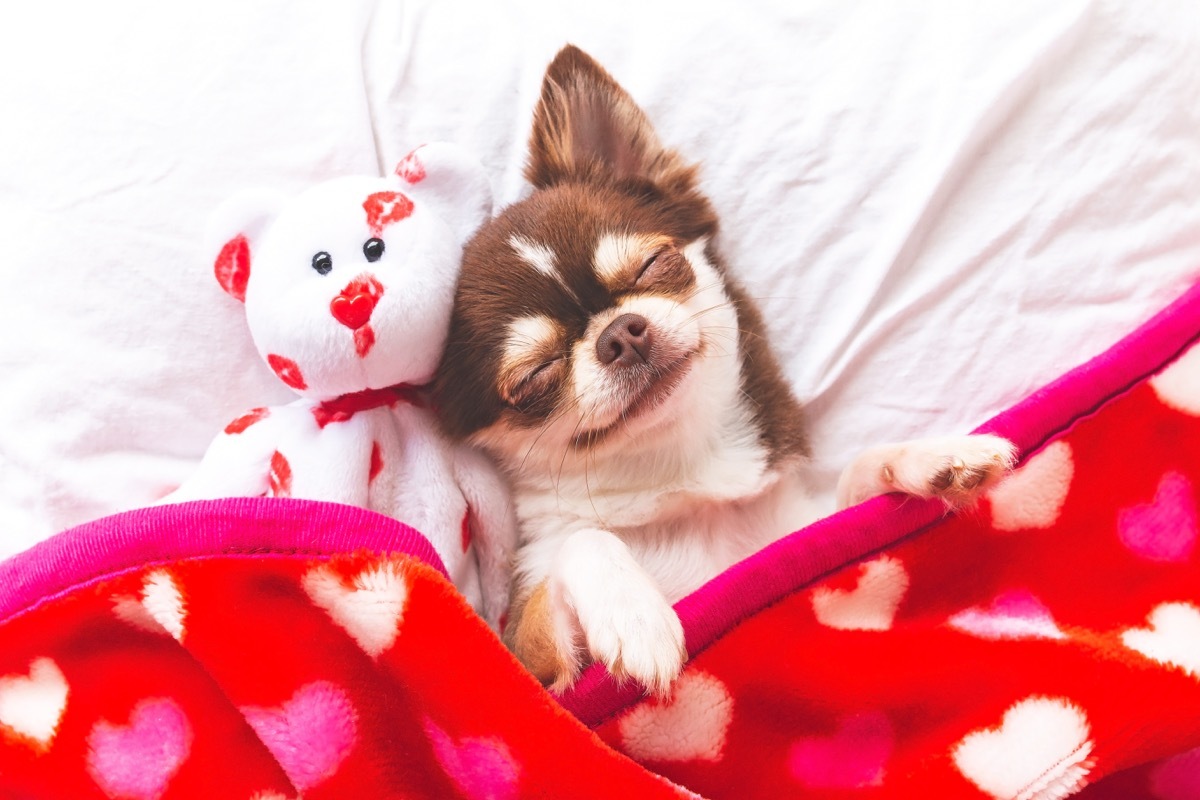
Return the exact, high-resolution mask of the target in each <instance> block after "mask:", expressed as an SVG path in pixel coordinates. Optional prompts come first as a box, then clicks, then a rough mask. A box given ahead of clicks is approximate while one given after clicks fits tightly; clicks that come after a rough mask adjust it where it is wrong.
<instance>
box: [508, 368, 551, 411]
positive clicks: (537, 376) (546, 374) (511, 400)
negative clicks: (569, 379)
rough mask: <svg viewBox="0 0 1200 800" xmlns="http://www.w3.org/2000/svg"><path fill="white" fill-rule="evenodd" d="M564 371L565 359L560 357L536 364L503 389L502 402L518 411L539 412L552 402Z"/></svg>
mask: <svg viewBox="0 0 1200 800" xmlns="http://www.w3.org/2000/svg"><path fill="white" fill-rule="evenodd" d="M565 371H566V359H564V358H562V357H558V358H553V359H550V360H549V361H545V362H542V363H541V364H538V365H537V366H535V367H534V368H533V369H532V370H529V371H527V372H525V373H524V374H522V375H518V376H517V377H516V380H515V381H514V382H513V384H512V385H511V386H508V387H505V388H504V390H503V396H504V402H506V403H508V404H509V405H510V406H512V407H513V408H515V409H516V410H518V411H522V412H526V413H535V412H537V411H539V410H540V409H541V407H542V406H545V405H547V404H548V403H549V402H550V401H551V400H552V397H553V395H554V393H555V390H556V389H557V388H558V386H559V384H560V383H561V382H562V379H563V376H564V374H565Z"/></svg>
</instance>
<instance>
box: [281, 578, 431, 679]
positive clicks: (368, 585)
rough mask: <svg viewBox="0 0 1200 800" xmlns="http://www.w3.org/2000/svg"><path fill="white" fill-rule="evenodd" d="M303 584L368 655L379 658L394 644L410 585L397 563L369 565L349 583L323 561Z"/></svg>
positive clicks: (313, 599)
mask: <svg viewBox="0 0 1200 800" xmlns="http://www.w3.org/2000/svg"><path fill="white" fill-rule="evenodd" d="M302 585H303V586H304V591H305V593H306V594H307V595H308V596H309V598H310V599H311V600H312V601H313V603H315V604H316V605H317V606H318V607H319V608H322V609H324V611H325V612H326V613H327V614H329V616H330V618H332V619H333V621H334V622H336V623H337V624H338V625H339V626H341V627H342V628H343V629H344V630H345V631H346V632H347V633H349V634H350V636H351V637H352V638H353V639H354V641H355V642H357V643H358V646H359V647H361V648H362V649H363V650H364V651H366V653H367V655H369V656H371V657H372V658H378V657H379V656H380V655H381V654H382V653H384V652H386V651H387V650H388V649H389V648H390V647H391V646H392V645H393V644H394V643H395V641H396V636H397V635H399V633H400V620H401V619H402V618H403V616H404V606H405V603H406V602H407V600H408V584H407V583H406V582H405V580H404V575H403V574H402V573H401V572H400V569H399V567H398V566H397V565H395V564H393V563H391V562H383V563H380V564H376V565H374V566H370V567H367V568H366V569H363V570H362V571H361V572H359V573H358V574H357V575H355V576H354V579H353V581H352V582H351V585H349V586H347V585H346V583H345V582H344V581H343V580H342V577H341V575H339V574H338V573H337V572H336V571H335V570H334V569H333V568H332V567H331V566H329V565H328V564H322V565H321V566H319V567H314V568H313V569H311V570H309V571H308V572H307V573H305V575H304V578H303V579H302Z"/></svg>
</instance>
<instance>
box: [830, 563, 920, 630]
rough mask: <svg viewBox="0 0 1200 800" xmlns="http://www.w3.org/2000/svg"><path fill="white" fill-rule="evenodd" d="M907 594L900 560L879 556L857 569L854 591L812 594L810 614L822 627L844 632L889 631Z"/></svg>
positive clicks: (903, 570) (905, 580) (906, 583)
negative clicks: (811, 613) (857, 575)
mask: <svg viewBox="0 0 1200 800" xmlns="http://www.w3.org/2000/svg"><path fill="white" fill-rule="evenodd" d="M907 591H908V572H907V571H906V570H905V569H904V564H902V563H901V562H900V561H899V559H896V558H893V557H892V556H880V557H879V558H877V559H875V560H874V561H868V562H867V563H865V564H863V565H862V566H861V567H860V573H859V577H858V585H857V586H855V587H854V589H851V590H846V589H830V588H829V587H827V586H822V587H819V588H817V589H815V590H814V591H813V594H812V605H813V613H814V614H816V617H817V621H818V622H820V623H821V624H822V625H825V626H827V627H830V628H837V629H838V630H846V631H886V630H891V627H892V622H893V621H894V620H895V618H896V611H897V610H898V609H899V608H900V602H901V601H902V600H903V599H904V595H905V593H906V592H907Z"/></svg>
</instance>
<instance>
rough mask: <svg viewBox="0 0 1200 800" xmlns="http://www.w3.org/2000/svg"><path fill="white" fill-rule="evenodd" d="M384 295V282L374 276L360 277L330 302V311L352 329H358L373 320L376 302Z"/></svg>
mask: <svg viewBox="0 0 1200 800" xmlns="http://www.w3.org/2000/svg"><path fill="white" fill-rule="evenodd" d="M382 296H383V284H381V283H380V282H379V281H378V280H376V279H375V277H374V276H367V277H358V278H355V279H354V280H352V281H350V283H349V284H348V285H347V286H346V288H345V289H342V292H341V294H339V295H338V296H337V297H335V298H333V300H331V301H330V302H329V313H331V314H333V316H334V319H336V320H337V321H338V322H340V323H342V324H343V325H345V326H346V327H347V328H349V329H350V330H358V329H359V328H361V327H362V326H364V325H366V324H367V323H368V322H370V321H371V314H372V312H374V311H375V304H376V303H378V302H379V298H380V297H382Z"/></svg>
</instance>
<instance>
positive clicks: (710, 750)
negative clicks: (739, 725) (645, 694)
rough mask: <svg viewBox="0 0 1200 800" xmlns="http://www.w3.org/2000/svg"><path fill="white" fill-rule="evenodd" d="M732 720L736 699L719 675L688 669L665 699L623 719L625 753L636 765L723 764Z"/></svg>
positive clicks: (622, 730) (642, 707)
mask: <svg viewBox="0 0 1200 800" xmlns="http://www.w3.org/2000/svg"><path fill="white" fill-rule="evenodd" d="M732 720H733V696H732V695H731V694H730V693H729V689H727V688H726V687H725V684H724V683H722V682H721V680H720V679H719V678H717V677H716V676H715V675H710V674H708V673H707V672H701V671H699V670H689V671H687V672H685V673H683V674H682V675H680V676H679V679H678V680H676V681H675V685H674V687H673V688H672V692H671V697H670V698H669V699H667V700H659V701H653V700H651V701H648V702H645V703H642V704H641V705H639V706H637V707H635V708H634V709H633V710H631V711H630V712H629V713H628V714H626V715H625V716H624V717H622V718H621V721H620V723H618V726H617V727H618V728H619V729H620V732H621V741H622V742H623V743H624V749H625V752H626V753H627V754H628V755H629V756H631V757H632V758H634V759H636V760H638V761H720V760H721V755H722V753H723V751H724V749H725V734H726V731H727V730H728V729H729V723H730V722H731V721H732Z"/></svg>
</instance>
